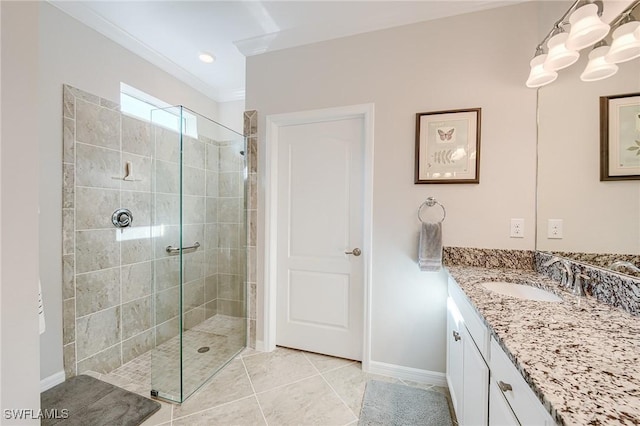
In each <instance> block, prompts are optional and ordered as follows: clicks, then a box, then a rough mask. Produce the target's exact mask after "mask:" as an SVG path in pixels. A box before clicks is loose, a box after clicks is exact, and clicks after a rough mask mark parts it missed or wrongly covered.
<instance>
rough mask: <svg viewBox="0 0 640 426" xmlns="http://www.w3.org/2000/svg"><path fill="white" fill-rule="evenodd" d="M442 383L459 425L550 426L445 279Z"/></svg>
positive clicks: (476, 317)
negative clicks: (443, 379)
mask: <svg viewBox="0 0 640 426" xmlns="http://www.w3.org/2000/svg"><path fill="white" fill-rule="evenodd" d="M447 382H448V385H449V393H450V394H451V401H452V403H453V408H454V411H455V413H456V417H457V418H458V423H459V424H460V425H461V426H475V425H491V426H510V425H535V426H552V425H554V424H555V422H554V421H553V420H552V418H551V416H550V415H549V413H548V412H547V411H546V410H545V409H544V407H543V406H542V404H541V403H540V400H539V399H538V398H537V397H536V396H535V394H534V393H533V391H532V390H531V388H530V387H529V385H528V384H527V383H526V382H525V380H524V379H523V378H522V376H521V375H520V373H519V372H518V370H517V369H516V368H515V366H514V365H513V363H512V362H511V360H510V359H509V357H508V356H507V355H506V354H505V353H504V351H503V350H502V348H501V347H500V346H499V345H498V343H497V342H496V340H495V339H494V338H493V337H490V335H489V331H488V329H487V327H486V326H485V324H484V322H483V321H482V320H481V319H480V316H479V315H478V313H477V312H476V310H475V309H474V308H473V307H472V306H471V304H470V303H469V301H468V300H467V298H466V296H465V295H464V293H463V292H462V290H461V289H460V287H459V286H458V284H457V283H456V282H455V280H454V279H453V278H451V277H450V278H449V298H448V301H447Z"/></svg>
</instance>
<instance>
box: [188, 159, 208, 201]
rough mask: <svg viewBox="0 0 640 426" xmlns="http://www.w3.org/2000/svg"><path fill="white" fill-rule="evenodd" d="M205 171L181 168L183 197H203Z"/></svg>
mask: <svg viewBox="0 0 640 426" xmlns="http://www.w3.org/2000/svg"><path fill="white" fill-rule="evenodd" d="M205 180H206V178H205V171H204V169H196V168H193V167H188V166H184V167H183V168H182V193H183V194H184V195H205Z"/></svg>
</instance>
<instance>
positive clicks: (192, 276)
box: [182, 240, 204, 283]
mask: <svg viewBox="0 0 640 426" xmlns="http://www.w3.org/2000/svg"><path fill="white" fill-rule="evenodd" d="M187 241H191V240H187ZM182 262H183V264H182V266H183V271H182V275H183V280H184V282H185V283H189V282H191V281H195V280H199V279H201V278H204V253H203V252H201V251H200V252H195V253H185V254H184V255H183V256H182Z"/></svg>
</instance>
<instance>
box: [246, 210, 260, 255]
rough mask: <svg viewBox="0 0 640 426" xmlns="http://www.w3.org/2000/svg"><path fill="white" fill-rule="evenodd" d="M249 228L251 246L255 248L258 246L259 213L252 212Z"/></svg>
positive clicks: (249, 218)
mask: <svg viewBox="0 0 640 426" xmlns="http://www.w3.org/2000/svg"><path fill="white" fill-rule="evenodd" d="M247 222H248V224H247V227H248V228H249V229H248V231H249V235H248V236H249V240H248V242H249V246H252V247H255V246H257V245H258V211H257V210H250V211H249V217H248V221H247Z"/></svg>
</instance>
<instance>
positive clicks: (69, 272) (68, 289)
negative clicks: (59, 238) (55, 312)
mask: <svg viewBox="0 0 640 426" xmlns="http://www.w3.org/2000/svg"><path fill="white" fill-rule="evenodd" d="M75 275H76V274H75V259H74V256H73V255H72V254H66V255H64V256H62V300H66V299H71V298H72V297H75V294H76V287H75Z"/></svg>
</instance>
